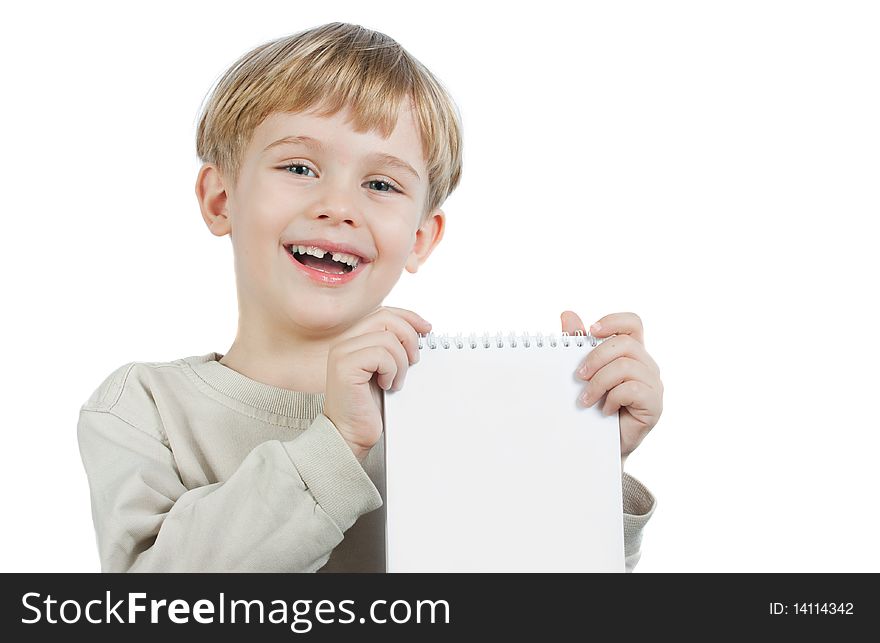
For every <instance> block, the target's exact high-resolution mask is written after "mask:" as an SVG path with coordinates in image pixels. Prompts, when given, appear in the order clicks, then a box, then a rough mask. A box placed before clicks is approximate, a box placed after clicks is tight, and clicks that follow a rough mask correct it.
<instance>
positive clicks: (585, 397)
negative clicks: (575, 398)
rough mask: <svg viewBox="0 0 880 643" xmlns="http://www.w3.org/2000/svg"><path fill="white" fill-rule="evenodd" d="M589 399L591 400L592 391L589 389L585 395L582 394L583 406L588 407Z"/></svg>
mask: <svg viewBox="0 0 880 643" xmlns="http://www.w3.org/2000/svg"><path fill="white" fill-rule="evenodd" d="M589 399H590V391H589V389H588V390H586V391H584V392H583V393H581V397H580V400H581V404H583V405H584V406H587V402H588V401H589Z"/></svg>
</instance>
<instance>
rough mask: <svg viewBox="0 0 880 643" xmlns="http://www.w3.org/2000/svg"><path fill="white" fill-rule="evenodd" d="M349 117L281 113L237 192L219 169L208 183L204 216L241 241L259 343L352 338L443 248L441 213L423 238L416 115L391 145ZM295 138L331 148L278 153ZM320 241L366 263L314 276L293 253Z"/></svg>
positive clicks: (404, 116)
mask: <svg viewBox="0 0 880 643" xmlns="http://www.w3.org/2000/svg"><path fill="white" fill-rule="evenodd" d="M348 116H349V112H348V110H343V111H340V112H338V113H337V114H335V115H334V116H332V117H319V116H315V115H314V113H313V112H307V113H296V114H294V113H275V114H272V115H270V116H269V117H268V118H267V119H266V120H265V121H264V122H263V123H261V124H260V125H259V127H257V129H256V130H255V131H254V135H253V137H252V138H251V141H250V143H249V145H248V147H247V149H246V150H245V154H244V157H243V160H242V167H241V172H240V176H239V179H238V183H237V185H234V186H230V185H226V184H224V181H223V177H222V176H221V175H220V174H219V172H218V170H217V168H216V167H214V166H213V165H210V164H206V165H204V166H203V167H202V170H201V171H200V173H199V179H198V182H197V194H198V196H199V200H200V204H201V207H202V214H203V217H204V218H205V221H206V223H207V224H208V226H209V228H210V229H211V231H212V232H213V233H214V234H216V235H218V236H220V235H225V234H227V233H229V234H230V235H231V238H232V245H233V253H234V256H235V273H236V281H237V285H238V293H239V309H240V314H242V315H243V316H244V319H245V320H246V321H247V322H248V324H249V327H251V328H253V330H254V331H255V332H261V331H262V332H271V331H272V329H273V328H277V329H286V330H288V331H289V330H290V329H291V328H294V329H295V331H296V332H297V333H298V334H300V335H306V336H310V337H315V338H317V337H321V336H325V335H330V334H333V333H336V332H341V331H342V330H344V329H345V328H347V327H349V326H351V325H352V324H353V323H355V322H356V321H357V320H359V319H361V318H362V317H364V316H365V315H367V314H368V313H370V312H372V311H374V310H375V309H376V308H378V307H379V306H381V304H382V301H383V300H384V299H385V296H386V295H387V294H388V293H389V292H390V290H391V289H392V288H393V286H394V284H395V283H397V281H398V279H399V278H400V275H401V273H402V270H403V268H404V267H405V268H406V269H407V270H409V271H410V272H416V270H417V269H418V267H419V265H420V264H421V263H422V262H423V261H424V260H425V259H427V257H428V255H429V254H430V253H431V251H432V250H433V248H434V247H435V246H436V244H437V243H439V241H440V239H441V238H442V234H443V227H444V215H443V212H442V211H441V210H439V209H438V210H437V211H436V212H433V213H431V216H430V217H429V218H428V221H427V222H426V223H425V225H424V226H422V228H421V229H420V228H418V224H419V217H420V215H421V213H422V210H423V207H424V203H425V201H426V198H427V191H428V181H427V169H426V167H425V161H424V158H423V156H422V149H421V143H420V140H419V135H418V130H417V128H416V124H415V121H414V120H413V115H412V113H411V111H410V109H409V107H404V108H402V109H401V111H400V112H399V115H398V121H397V125H396V127H395V129H394V131H393V133H392V134H391V136H390V137H389V138H388V139H383V138H382V137H381V135H380V134H378V133H376V132H368V133H358V132H355V131H354V129H352V127H351V125H350V124H348V123H346V119H347V117H348ZM286 137H310V138H311V139H315V140H316V141H317V142H318V143H319V144H320V146H321V148H318V147H316V146H315V145H311V146H309V145H307V144H304V143H302V142H299V143H277V144H275V143H276V142H277V141H280V140H281V139H284V138H286ZM381 154H386V155H391V156H393V157H396V158H397V159H400V160H401V161H403V163H405V164H406V165H409V166H410V167H411V168H412V171H413V172H412V173H411V172H410V171H408V170H406V169H401V166H400V164H398V165H395V164H393V163H389V162H388V160H387V159H383V158H381V157H380V156H379V155H381ZM393 188H397V190H399V192H398V191H395V190H394V189H393ZM317 240H323V241H327V242H331V243H336V244H344V245H347V246H350V247H351V248H353V249H355V252H354V254H357V255H360V256H362V257H364V258H365V259H366V261H365V260H363V259H362V260H361V261H360V262H359V264H358V266H357V268H356V269H355V270H353V271H351V272H350V273H349V274H345V275H337V274H333V273H328V274H327V275H326V276H323V275H322V274H319V273H316V272H312V271H310V270H309V269H307V268H305V266H303V265H302V264H301V263H299V262H298V261H297V260H296V259H295V258H294V257H293V256H292V255H291V253H290V252H289V251H288V246H290V244H292V243H295V242H300V243H301V242H303V241H313V242H316V241H317ZM314 245H320V244H319V243H314ZM329 256H330V255H329V254H328V255H325V257H329ZM314 260H315V258H313V257H312V258H309V259H308V260H307V261H308V262H310V263H313V262H314ZM315 265H317V264H315ZM337 265H339V264H337ZM328 268H329V269H330V270H332V271H334V272H335V270H338V268H336V267H333V266H328Z"/></svg>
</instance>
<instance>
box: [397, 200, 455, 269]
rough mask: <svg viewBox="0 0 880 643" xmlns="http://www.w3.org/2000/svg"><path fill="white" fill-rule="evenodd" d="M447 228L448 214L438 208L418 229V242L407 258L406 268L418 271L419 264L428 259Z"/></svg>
mask: <svg viewBox="0 0 880 643" xmlns="http://www.w3.org/2000/svg"><path fill="white" fill-rule="evenodd" d="M445 229H446V215H445V214H444V213H443V210H441V209H440V208H437V209H436V210H435V211H434V213H433V214H432V215H431V216H430V217H428V220H427V221H425V223H424V224H423V225H422V227H421V228H419V229H418V230H417V231H416V242H415V244H414V245H413V249H412V252H411V253H410V255H409V257H407V260H406V269H407V270H408V271H409V272H411V273H415V272H417V271H418V269H419V266H421V265H422V264H423V263H425V261H427V259H428V256H429V255H430V254H431V253H432V252H433V251H434V248H436V247H437V244H438V243H440V240H441V239H442V238H443V232H444V231H445Z"/></svg>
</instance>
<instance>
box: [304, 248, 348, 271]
mask: <svg viewBox="0 0 880 643" xmlns="http://www.w3.org/2000/svg"><path fill="white" fill-rule="evenodd" d="M287 252H288V253H289V254H291V255H292V256H293V258H294V259H296V260H297V261H298V262H299V263H301V264H302V265H304V266H308V267H309V268H312V269H313V270H319V271H321V272H326V273H329V274H331V275H345V274H348V273H349V272H351V271H352V270H354V268H353V267H352V266H350V265H348V264H347V263H345V262H342V261H335V260H334V259H333V256H332V254H331V253H329V252H328V253H326V254H325V255H324V256H323V257H316V256H314V255H310V254H302V253H299V252H296V251H294V250H293V249H292V248H291V247H289V246H288V247H287Z"/></svg>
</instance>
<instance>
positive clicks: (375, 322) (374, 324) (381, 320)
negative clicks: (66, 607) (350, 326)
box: [346, 310, 419, 364]
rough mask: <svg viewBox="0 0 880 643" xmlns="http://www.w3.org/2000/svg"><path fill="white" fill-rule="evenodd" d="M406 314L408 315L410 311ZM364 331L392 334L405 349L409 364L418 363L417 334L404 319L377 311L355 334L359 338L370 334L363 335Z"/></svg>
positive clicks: (391, 313)
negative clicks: (389, 332)
mask: <svg viewBox="0 0 880 643" xmlns="http://www.w3.org/2000/svg"><path fill="white" fill-rule="evenodd" d="M406 312H408V313H409V312H411V311H406ZM413 314H415V313H413ZM416 316H417V315H416ZM365 329H370V330H373V332H376V331H384V330H388V331H391V332H393V333H394V334H395V335H396V336H397V338H398V341H400V343H401V344H402V345H403V346H404V348H405V349H406V353H407V356H408V358H409V363H410V364H415V363H416V362H418V361H419V334H418V333H417V332H416V329H415V328H413V326H412V324H411V323H410V321H408V320H407V319H404V318H403V317H402V316H400V315H398V314H396V313H395V312H392V311H390V310H382V311H379V312H378V313H377V314H375V315H374V316H373V318H372V319H371V320H370V321H369V324H367V325H366V326H361V327H359V328H358V331H357V332H359V333H360V336H363V335H365V334H366V335H369V334H370V333H365V332H364V330H365ZM353 339H355V338H350V339H348V340H346V341H349V342H350V341H352V340H353Z"/></svg>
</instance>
